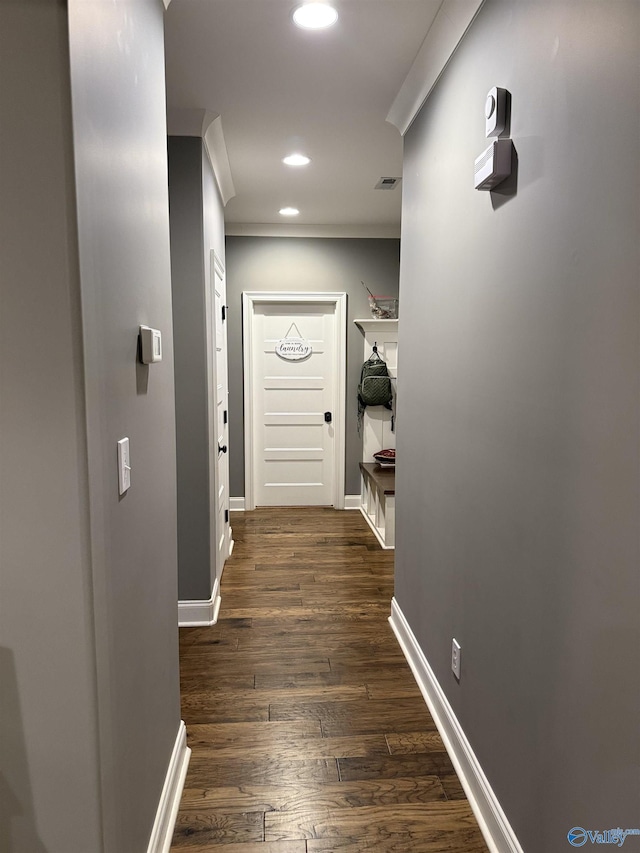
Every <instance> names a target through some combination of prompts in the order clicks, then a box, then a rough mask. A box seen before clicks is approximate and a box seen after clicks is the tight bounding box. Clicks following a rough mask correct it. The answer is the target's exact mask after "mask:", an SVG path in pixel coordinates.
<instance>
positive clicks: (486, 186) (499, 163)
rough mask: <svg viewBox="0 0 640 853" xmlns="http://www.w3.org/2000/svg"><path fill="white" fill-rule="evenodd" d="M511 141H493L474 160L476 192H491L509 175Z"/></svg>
mask: <svg viewBox="0 0 640 853" xmlns="http://www.w3.org/2000/svg"><path fill="white" fill-rule="evenodd" d="M511 150H512V145H511V140H510V139H494V140H493V142H492V143H491V145H490V146H489V147H488V148H487V149H486V151H483V152H482V154H481V155H480V156H479V157H478V158H477V159H476V162H475V167H474V183H473V185H474V187H475V188H476V189H477V190H492V189H493V188H494V187H495V186H497V185H498V184H499V183H500V182H501V181H504V179H505V178H508V177H509V175H510V174H511Z"/></svg>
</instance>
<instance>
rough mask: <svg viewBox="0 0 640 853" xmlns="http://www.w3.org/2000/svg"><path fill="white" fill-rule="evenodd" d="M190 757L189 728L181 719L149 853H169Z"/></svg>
mask: <svg viewBox="0 0 640 853" xmlns="http://www.w3.org/2000/svg"><path fill="white" fill-rule="evenodd" d="M190 758H191V750H190V749H189V747H188V746H187V728H186V726H185V724H184V722H183V721H182V720H180V725H179V726H178V735H177V737H176V742H175V744H174V745H173V752H172V753H171V758H170V759H169V767H168V768H167V775H166V776H165V779H164V785H163V786H162V793H161V794H160V801H159V803H158V810H157V812H156V818H155V820H154V822H153V828H152V829H151V837H150V839H149V846H148V847H147V853H169V848H170V847H171V837H172V835H173V829H174V827H175V824H176V817H177V816H178V807H179V806H180V797H181V796H182V789H183V788H184V780H185V777H186V775H187V767H188V766H189V759H190Z"/></svg>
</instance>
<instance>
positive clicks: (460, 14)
mask: <svg viewBox="0 0 640 853" xmlns="http://www.w3.org/2000/svg"><path fill="white" fill-rule="evenodd" d="M483 2H484V0H444V1H443V3H442V5H441V6H440V9H439V10H438V14H437V15H436V17H435V18H434V21H433V23H432V24H431V27H430V28H429V32H428V33H427V36H426V38H425V40H424V41H423V42H422V47H421V48H420V50H419V51H418V54H417V56H416V58H415V59H414V61H413V65H412V66H411V68H410V69H409V73H408V74H407V76H406V78H405V81H404V83H403V84H402V86H401V87H400V91H399V92H398V94H397V95H396V97H395V100H394V102H393V104H391V109H390V110H389V113H388V115H387V121H388V122H389V123H390V124H393V125H395V126H396V127H397V128H398V130H399V131H400V133H401V134H402V135H403V136H404V134H405V133H406V132H407V130H408V129H409V127H410V125H411V123H412V121H413V120H414V118H415V117H416V116H417V115H418V113H419V112H420V110H421V109H422V106H423V104H424V102H425V101H426V100H427V98H428V97H429V95H430V94H431V92H432V91H433V88H434V86H435V85H436V83H437V82H438V79H439V78H440V75H441V74H442V72H443V71H444V69H445V68H446V66H447V63H448V62H449V60H450V59H451V57H452V56H453V54H454V53H455V50H456V48H457V47H458V45H459V44H460V42H461V41H462V39H463V37H464V35H465V33H466V32H467V30H468V29H469V27H470V26H471V24H472V23H473V20H474V18H475V17H476V15H477V14H478V12H479V10H480V7H481V6H482V4H483Z"/></svg>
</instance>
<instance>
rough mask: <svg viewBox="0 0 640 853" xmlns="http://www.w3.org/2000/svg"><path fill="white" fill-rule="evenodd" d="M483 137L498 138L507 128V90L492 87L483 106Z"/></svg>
mask: <svg viewBox="0 0 640 853" xmlns="http://www.w3.org/2000/svg"><path fill="white" fill-rule="evenodd" d="M484 117H485V136H487V137H489V136H500V134H501V133H504V129H505V127H506V126H507V90H506V89H500V88H499V87H498V86H494V87H493V89H491V90H490V91H489V93H488V94H487V99H486V101H485V104H484Z"/></svg>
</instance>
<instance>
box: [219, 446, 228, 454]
mask: <svg viewBox="0 0 640 853" xmlns="http://www.w3.org/2000/svg"><path fill="white" fill-rule="evenodd" d="M226 452H227V445H226V444H223V445H218V453H226Z"/></svg>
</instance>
